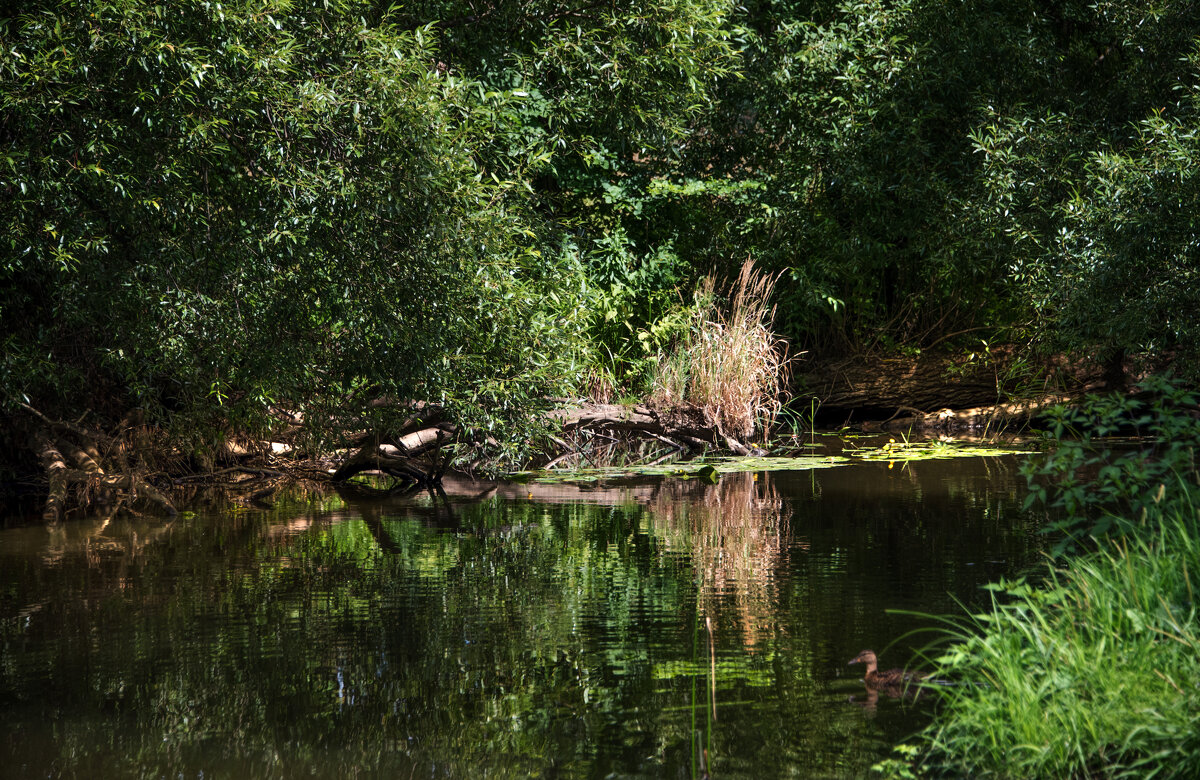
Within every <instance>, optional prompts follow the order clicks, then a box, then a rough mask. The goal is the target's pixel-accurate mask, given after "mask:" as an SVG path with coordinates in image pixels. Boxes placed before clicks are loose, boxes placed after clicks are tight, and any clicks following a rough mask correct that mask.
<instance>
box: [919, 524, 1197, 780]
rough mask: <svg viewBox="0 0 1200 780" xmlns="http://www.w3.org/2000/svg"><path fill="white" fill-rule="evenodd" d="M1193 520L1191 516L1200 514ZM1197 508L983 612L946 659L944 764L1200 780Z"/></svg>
mask: <svg viewBox="0 0 1200 780" xmlns="http://www.w3.org/2000/svg"><path fill="white" fill-rule="evenodd" d="M1189 512H1190V514H1188V513H1189ZM1196 530H1197V529H1196V515H1195V510H1194V509H1191V508H1190V507H1189V508H1187V509H1186V510H1183V509H1179V508H1176V509H1174V510H1172V511H1171V513H1170V514H1169V515H1168V516H1167V517H1164V518H1163V525H1162V528H1161V530H1160V532H1159V533H1158V534H1157V535H1156V536H1155V537H1154V538H1150V539H1135V540H1132V541H1129V542H1128V543H1125V544H1111V545H1107V546H1106V547H1105V548H1104V549H1103V550H1101V551H1098V552H1096V553H1093V554H1091V555H1088V556H1085V557H1082V558H1079V559H1076V560H1074V561H1072V562H1071V563H1070V564H1069V565H1068V566H1067V567H1066V568H1064V569H1056V570H1054V571H1052V572H1051V574H1050V577H1049V578H1048V580H1047V581H1046V582H1045V583H1044V584H1043V585H1042V586H1040V587H1036V588H1035V587H1030V586H1029V585H1027V584H1025V583H1022V582H1018V583H1008V584H1002V585H998V586H996V588H997V590H998V591H1000V592H1001V593H1002V594H1003V595H1005V596H1008V597H1009V598H1010V599H1011V600H1010V601H1009V602H1008V603H1000V601H999V599H998V600H997V601H996V602H995V603H994V604H993V606H992V609H991V610H990V611H988V612H984V613H982V614H980V615H976V616H975V617H974V618H973V620H972V622H971V624H970V625H969V626H967V627H966V628H965V630H963V631H962V633H960V634H959V641H958V643H957V644H955V645H954V646H953V647H952V648H951V649H950V650H949V651H948V652H947V653H946V654H944V655H943V656H942V658H941V668H940V670H939V672H938V674H939V676H944V677H947V678H952V679H955V680H959V681H963V683H962V684H961V685H958V686H955V687H951V688H947V689H946V694H945V702H944V708H943V709H942V711H941V713H940V715H939V717H938V718H937V720H936V721H935V723H934V725H933V726H932V727H931V728H930V730H929V731H928V732H926V734H925V738H926V739H927V740H928V747H929V749H930V761H931V764H932V766H933V767H936V768H937V769H941V770H945V771H949V772H951V773H953V774H968V775H973V776H988V775H990V776H999V777H1090V776H1100V777H1124V776H1136V777H1151V776H1153V777H1196V776H1198V775H1200V672H1198V670H1197V665H1196V659H1197V657H1200V620H1198V619H1197V612H1196V607H1195V599H1194V595H1195V594H1194V591H1195V587H1196V584H1197V583H1195V582H1194V581H1195V580H1196V579H1197V576H1198V575H1200V540H1198V536H1197V533H1196Z"/></svg>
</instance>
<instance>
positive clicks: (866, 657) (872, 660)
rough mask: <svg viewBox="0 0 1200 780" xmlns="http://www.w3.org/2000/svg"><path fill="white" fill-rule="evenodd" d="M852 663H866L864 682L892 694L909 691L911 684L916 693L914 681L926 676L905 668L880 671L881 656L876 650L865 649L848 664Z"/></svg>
mask: <svg viewBox="0 0 1200 780" xmlns="http://www.w3.org/2000/svg"><path fill="white" fill-rule="evenodd" d="M851 664H866V666H867V672H866V674H864V675H863V682H864V683H866V685H867V688H869V689H875V690H882V691H884V692H885V693H887V694H889V695H892V696H895V695H898V694H899V693H901V692H907V690H906V689H908V688H909V687H910V686H911V687H912V693H913V694H914V695H915V694H916V692H917V690H918V688H917V686H916V685H913V683H918V682H920V681H921V680H922V679H924V677H925V675H924V673H922V672H907V671H905V670H903V669H886V670H884V671H882V672H881V671H879V658H878V657H876V655H875V651H874V650H863V651H862V652H861V653H859V654H858V655H856V656H855V657H854V659H853V660H852V661H850V663H849V664H846V665H847V666H850V665H851ZM892 691H896V693H892Z"/></svg>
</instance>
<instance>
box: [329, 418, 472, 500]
mask: <svg viewBox="0 0 1200 780" xmlns="http://www.w3.org/2000/svg"><path fill="white" fill-rule="evenodd" d="M457 432H458V431H457V428H455V427H454V426H453V425H445V424H443V425H440V426H434V427H429V428H422V429H421V430H418V431H412V432H410V433H407V434H405V435H403V436H399V437H397V438H395V439H393V440H392V441H391V442H384V441H380V439H379V437H373V438H372V439H371V440H370V441H368V442H367V443H365V444H363V445H362V446H360V447H359V449H358V450H357V451H356V452H355V453H354V454H353V455H351V456H350V457H349V458H347V459H346V460H345V461H343V462H342V465H341V466H339V467H338V468H337V470H335V471H334V472H333V474H332V476H331V479H332V480H333V481H334V482H345V481H346V480H348V479H350V478H351V477H353V476H355V475H357V474H361V473H363V472H364V471H380V472H383V473H384V474H387V475H389V476H392V477H395V478H397V479H400V480H402V481H403V482H405V483H408V484H415V485H420V486H425V487H431V486H435V485H437V484H438V483H439V482H440V481H441V479H442V475H444V474H445V473H446V469H447V468H448V467H449V465H450V458H449V456H448V455H442V453H441V449H442V448H443V447H445V446H446V445H447V444H449V443H451V442H452V441H454V439H455V436H456V434H457ZM429 454H432V455H433V457H432V458H428V457H426V458H422V456H427V455H429Z"/></svg>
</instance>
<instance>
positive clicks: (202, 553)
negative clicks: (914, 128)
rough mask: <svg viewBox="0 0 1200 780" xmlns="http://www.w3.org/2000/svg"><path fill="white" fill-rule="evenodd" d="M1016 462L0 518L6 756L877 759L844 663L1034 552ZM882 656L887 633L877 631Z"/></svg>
mask: <svg viewBox="0 0 1200 780" xmlns="http://www.w3.org/2000/svg"><path fill="white" fill-rule="evenodd" d="M1017 464H1018V460H1017V459H1016V458H1014V457H990V458H970V459H958V460H954V461H931V462H922V463H910V464H907V465H904V466H893V467H889V464H887V463H883V462H880V463H860V464H853V465H846V466H842V467H839V468H832V469H824V470H818V471H795V472H774V473H760V474H753V473H744V474H726V475H723V476H722V477H721V479H720V481H719V483H718V484H715V485H714V484H709V483H707V482H704V481H701V480H681V479H671V478H667V479H662V478H655V479H627V480H611V481H609V482H606V483H603V484H593V485H589V486H584V487H579V486H573V485H564V484H556V485H520V484H506V483H497V484H478V483H471V482H469V481H459V482H454V481H451V482H450V483H448V485H447V495H446V496H444V497H435V496H430V495H428V494H425V495H419V496H410V497H406V498H394V499H380V498H375V497H369V496H362V495H356V494H350V493H347V494H345V495H340V496H339V495H334V494H327V495H323V496H322V495H309V496H304V497H301V498H297V499H296V500H294V501H290V502H289V501H287V500H282V501H280V502H278V503H277V504H276V506H275V508H274V509H272V510H269V511H266V510H239V511H225V512H219V513H214V512H209V513H200V514H197V515H193V516H186V517H182V518H180V519H178V520H176V521H174V522H172V523H169V524H162V523H157V522H149V521H145V520H141V519H130V518H110V519H108V520H104V519H99V520H95V521H89V522H79V523H73V524H67V525H64V526H63V527H62V528H60V529H58V530H55V531H53V532H48V531H46V530H45V529H43V528H18V529H8V530H3V531H0V599H2V600H0V760H3V761H4V766H6V767H7V768H9V769H11V770H13V772H14V773H15V774H16V775H18V776H26V777H38V776H104V777H122V776H130V777H131V776H139V777H140V776H167V775H170V776H180V777H198V776H200V775H201V774H203V776H204V777H295V776H300V775H304V776H316V777H383V776H387V777H409V776H413V777H480V776H493V777H526V776H538V777H606V776H627V777H628V776H643V777H699V776H702V775H703V774H704V773H705V772H707V773H709V774H710V775H711V776H712V777H714V778H720V777H770V776H784V775H787V776H803V777H861V776H863V775H865V774H867V772H868V769H869V767H870V765H871V764H873V763H874V762H876V761H878V760H880V759H881V758H883V757H886V755H887V754H888V751H889V748H890V746H891V745H892V744H894V743H895V742H897V741H899V740H902V739H903V738H904V737H906V736H907V735H909V734H911V733H912V732H913V731H914V730H916V729H918V728H920V727H921V726H922V725H923V724H924V723H926V722H927V719H928V717H929V715H928V713H927V711H926V710H927V705H925V704H924V703H923V702H917V703H913V702H910V701H906V700H904V699H903V698H902V697H901V698H896V699H892V698H889V697H886V696H877V695H876V696H872V695H871V692H869V691H867V690H865V689H864V686H863V684H862V683H861V682H860V679H859V678H860V677H861V670H859V671H855V669H854V668H853V667H850V668H848V667H847V666H846V662H847V661H848V660H849V659H850V658H852V657H853V656H854V655H855V654H856V653H857V652H858V651H859V650H861V649H862V648H864V647H875V648H877V649H879V650H880V652H881V655H885V656H886V660H887V662H888V663H889V664H890V665H896V666H901V665H905V664H907V663H909V662H911V661H913V652H914V647H913V644H914V643H915V644H919V643H920V640H909V643H905V642H898V643H894V640H896V639H897V638H899V637H901V636H903V635H905V634H906V633H908V632H909V631H911V630H912V629H914V628H917V627H919V626H917V625H916V624H914V619H913V618H911V617H906V616H902V615H897V614H891V613H889V612H888V610H891V609H903V610H921V611H926V612H933V613H938V612H953V611H956V610H957V609H958V607H957V606H956V604H955V599H959V600H962V601H965V602H966V603H968V604H970V603H972V602H981V601H982V600H983V599H982V597H983V596H984V595H985V594H983V593H982V592H981V591H980V590H979V587H978V586H979V585H980V584H982V583H984V582H987V581H989V580H992V579H995V578H996V577H998V576H1000V575H1006V574H1012V573H1014V572H1016V571H1018V570H1020V569H1021V568H1023V567H1025V566H1027V565H1029V564H1030V563H1031V562H1033V561H1034V560H1035V559H1036V557H1037V555H1038V549H1039V548H1038V541H1039V540H1038V537H1037V536H1036V535H1035V534H1034V533H1033V532H1032V529H1031V528H1030V522H1029V520H1028V519H1027V518H1026V517H1025V516H1023V515H1022V514H1021V513H1020V511H1019V509H1020V505H1021V501H1022V499H1023V497H1024V480H1023V479H1022V478H1021V477H1020V476H1019V474H1017V471H1016V468H1017ZM885 648H886V650H885Z"/></svg>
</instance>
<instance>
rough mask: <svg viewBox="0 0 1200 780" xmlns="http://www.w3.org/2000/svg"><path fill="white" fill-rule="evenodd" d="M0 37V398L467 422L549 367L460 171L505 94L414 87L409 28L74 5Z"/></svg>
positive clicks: (360, 19)
mask: <svg viewBox="0 0 1200 780" xmlns="http://www.w3.org/2000/svg"><path fill="white" fill-rule="evenodd" d="M0 38H2V39H3V40H4V43H5V45H4V51H3V53H2V54H0V82H2V83H3V84H4V87H3V90H2V91H0V106H2V119H0V190H2V191H3V192H4V193H5V197H4V198H3V199H2V201H3V202H2V204H0V224H3V233H4V239H3V241H4V245H3V250H2V251H3V255H2V256H0V332H2V333H3V334H4V335H3V337H2V338H3V340H4V344H3V355H4V357H3V360H2V361H0V389H2V391H3V395H4V399H5V402H6V403H8V404H12V403H14V402H17V401H22V400H27V401H28V402H30V403H32V404H33V405H34V406H36V407H38V408H41V409H44V410H45V411H46V412H47V413H50V414H70V413H74V414H77V413H78V411H79V410H82V409H84V408H88V407H91V408H95V409H97V410H98V411H102V412H106V413H107V414H108V417H109V418H110V419H111V418H115V417H116V416H119V415H120V414H121V413H122V411H123V410H124V409H126V408H128V407H129V406H132V405H138V406H142V407H145V408H148V409H150V410H151V411H154V412H158V413H160V414H162V415H166V416H168V417H172V418H175V419H180V420H186V421H187V424H188V425H194V424H195V423H197V422H204V423H211V424H213V425H215V427H218V428H220V427H223V426H227V425H229V424H235V425H256V424H262V423H263V422H264V421H265V420H266V416H265V415H266V411H267V408H268V407H269V406H270V405H271V404H272V403H275V402H281V403H287V404H290V405H292V406H293V408H306V409H307V410H309V411H311V412H313V413H312V414H310V418H315V417H319V413H318V412H319V410H320V409H321V408H323V407H330V406H337V405H340V404H343V403H344V402H345V400H346V399H347V398H348V397H350V396H351V395H352V394H355V393H359V394H362V393H365V392H369V393H371V394H372V395H380V394H389V395H392V396H394V397H397V398H402V399H403V398H412V399H422V400H428V401H432V402H440V403H442V404H445V405H446V406H447V407H448V408H450V409H452V410H453V411H454V413H456V414H458V415H460V416H462V417H464V418H465V419H470V420H473V421H475V422H477V423H480V424H487V422H488V418H489V416H491V417H493V418H497V419H498V418H503V417H504V416H505V412H506V409H511V407H512V406H513V405H514V404H513V403H512V401H513V399H514V398H518V399H519V398H520V397H528V396H529V395H530V394H535V393H538V392H544V391H545V389H546V388H549V387H554V386H556V385H557V384H558V383H560V382H561V380H562V379H563V378H564V377H565V376H568V375H569V373H570V362H571V360H572V354H573V353H572V351H571V349H570V348H566V347H564V346H563V345H562V344H560V343H559V341H558V339H559V334H561V333H567V332H569V330H570V321H571V317H572V316H574V315H573V306H574V304H573V302H572V301H571V300H568V299H564V298H561V297H560V298H552V297H549V296H547V295H546V294H545V291H546V290H547V289H549V288H550V287H551V286H558V284H559V281H558V279H557V278H556V277H557V274H556V273H555V269H554V268H552V267H550V266H548V265H547V262H546V258H545V256H543V255H541V254H540V253H539V251H538V244H537V242H536V240H535V238H536V237H535V235H534V233H533V231H532V230H531V228H530V222H529V220H528V218H527V209H526V198H527V194H526V192H525V189H524V188H523V187H522V186H521V184H522V182H521V181H519V180H515V179H513V178H511V177H506V178H501V177H499V176H496V175H495V171H493V170H489V169H488V168H487V167H486V165H485V162H486V160H487V159H488V158H489V155H488V154H485V153H481V150H485V151H486V150H487V149H488V148H489V147H490V144H492V142H493V141H492V139H493V138H494V137H495V136H496V135H497V134H498V133H500V132H506V128H508V127H510V126H512V125H515V124H519V122H520V121H521V120H520V116H519V114H518V113H517V111H518V109H517V106H518V105H519V103H520V102H521V98H520V96H519V95H515V94H513V93H511V92H485V91H484V90H483V89H482V88H481V87H480V86H479V85H478V84H476V83H474V82H472V81H469V80H464V79H461V78H454V77H452V76H450V75H447V74H445V73H443V72H441V71H440V70H439V69H438V68H437V67H436V63H437V62H438V53H437V48H436V46H435V33H434V31H433V30H432V29H430V28H418V29H412V30H404V29H401V28H400V27H398V26H396V24H395V23H394V20H393V18H392V17H391V16H389V15H388V14H380V13H379V12H378V11H377V10H376V8H375V6H374V4H371V3H367V2H357V1H356V0H337V1H335V2H329V3H324V4H315V5H314V4H310V3H293V2H287V1H283V0H281V1H280V2H232V3H225V4H214V3H206V2H187V3H183V4H177V5H173V6H170V7H167V6H156V5H153V4H151V3H148V2H143V1H142V0H93V1H92V2H80V3H72V4H67V5H62V4H57V3H53V4H40V5H38V4H35V5H32V6H26V8H25V9H24V12H23V13H22V14H21V15H20V16H16V17H8V18H6V19H3V20H2V21H0ZM520 165H521V161H519V160H510V161H509V163H508V166H507V172H510V173H511V172H514V171H519V169H520ZM518 389H519V390H520V392H517V390H518Z"/></svg>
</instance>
